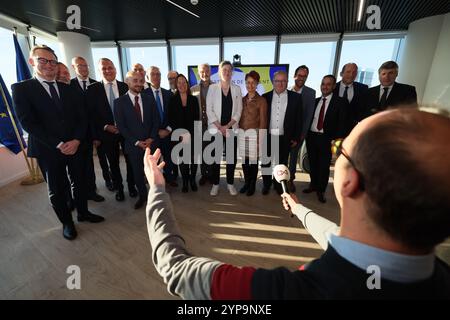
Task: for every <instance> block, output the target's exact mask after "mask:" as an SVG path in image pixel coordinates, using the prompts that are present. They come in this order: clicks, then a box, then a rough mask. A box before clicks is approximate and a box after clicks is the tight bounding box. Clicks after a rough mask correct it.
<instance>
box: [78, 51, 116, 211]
mask: <svg viewBox="0 0 450 320" xmlns="http://www.w3.org/2000/svg"><path fill="white" fill-rule="evenodd" d="M72 68H73V69H74V71H75V74H76V77H75V78H73V79H71V80H70V86H71V87H72V88H73V89H74V90H75V91H76V92H77V93H78V94H79V95H80V96H81V97H82V100H83V106H82V107H83V110H84V113H85V115H86V120H87V125H88V129H87V134H86V139H85V141H84V143H85V144H86V147H85V151H86V152H85V153H84V156H85V158H84V161H85V165H86V171H85V175H84V176H85V178H86V188H87V196H88V199H89V200H93V201H95V202H102V201H105V198H103V197H102V196H101V195H99V194H98V193H97V186H96V184H95V171H94V159H93V143H92V137H93V133H92V130H94V124H93V120H92V115H91V114H90V113H89V112H88V108H87V103H86V93H87V88H88V86H89V85H90V84H92V83H95V82H97V81H95V80H94V79H91V78H89V66H88V64H87V62H86V60H85V59H84V58H83V57H74V58H73V59H72ZM100 157H103V158H104V161H100V163H102V162H103V165H104V163H105V162H106V155H105V154H103V153H102V156H99V158H100ZM102 170H103V166H102ZM108 170H109V169H108ZM105 180H106V179H105Z"/></svg>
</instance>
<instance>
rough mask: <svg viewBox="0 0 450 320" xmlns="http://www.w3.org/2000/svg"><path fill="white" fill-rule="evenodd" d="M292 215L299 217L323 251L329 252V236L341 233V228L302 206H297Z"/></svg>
mask: <svg viewBox="0 0 450 320" xmlns="http://www.w3.org/2000/svg"><path fill="white" fill-rule="evenodd" d="M292 213H293V214H295V215H296V216H297V218H298V219H299V220H300V221H301V222H302V224H303V226H304V227H305V229H306V230H308V232H309V233H310V234H311V236H312V237H313V238H314V240H316V242H317V243H318V244H319V245H320V246H321V247H322V249H323V250H327V248H328V234H330V233H334V234H336V233H337V232H338V231H339V227H338V226H337V225H336V224H335V223H334V222H331V221H330V220H328V219H325V218H323V217H321V216H319V215H318V214H316V213H314V212H313V211H312V210H310V209H308V208H306V207H304V206H302V205H301V204H297V205H296V206H295V207H293V208H292Z"/></svg>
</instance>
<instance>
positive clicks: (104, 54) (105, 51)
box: [92, 47, 122, 81]
mask: <svg viewBox="0 0 450 320" xmlns="http://www.w3.org/2000/svg"><path fill="white" fill-rule="evenodd" d="M100 58H108V59H110V60H111V61H112V62H113V63H114V66H115V67H116V71H117V75H116V78H117V80H121V81H122V73H121V72H120V63H119V54H118V52H117V48H116V47H104V48H103V47H101V48H100V47H99V48H95V47H93V48H92V59H93V60H94V66H95V68H94V69H95V77H96V78H97V80H101V79H102V74H101V71H100V70H98V61H99V60H100Z"/></svg>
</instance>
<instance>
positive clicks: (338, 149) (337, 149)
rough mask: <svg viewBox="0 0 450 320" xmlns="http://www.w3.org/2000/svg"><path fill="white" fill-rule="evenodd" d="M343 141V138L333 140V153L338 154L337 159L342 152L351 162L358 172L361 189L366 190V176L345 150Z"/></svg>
mask: <svg viewBox="0 0 450 320" xmlns="http://www.w3.org/2000/svg"><path fill="white" fill-rule="evenodd" d="M343 141H344V140H343V139H336V140H333V141H331V153H332V154H334V155H336V159H337V158H338V157H339V156H340V155H341V154H342V155H343V156H344V157H345V159H347V160H348V162H350V164H351V166H352V167H353V169H355V171H356V173H357V174H358V178H359V189H360V190H361V191H364V177H363V175H362V173H361V171H359V170H358V169H357V168H356V166H355V163H354V162H353V160H352V158H350V156H349V155H348V153H347V151H345V149H344V147H342V143H343Z"/></svg>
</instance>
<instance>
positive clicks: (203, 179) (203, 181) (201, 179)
mask: <svg viewBox="0 0 450 320" xmlns="http://www.w3.org/2000/svg"><path fill="white" fill-rule="evenodd" d="M206 181H208V178H207V177H206V176H201V178H200V180H198V184H199V185H201V186H203V185H204V184H205V183H206Z"/></svg>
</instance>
